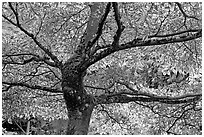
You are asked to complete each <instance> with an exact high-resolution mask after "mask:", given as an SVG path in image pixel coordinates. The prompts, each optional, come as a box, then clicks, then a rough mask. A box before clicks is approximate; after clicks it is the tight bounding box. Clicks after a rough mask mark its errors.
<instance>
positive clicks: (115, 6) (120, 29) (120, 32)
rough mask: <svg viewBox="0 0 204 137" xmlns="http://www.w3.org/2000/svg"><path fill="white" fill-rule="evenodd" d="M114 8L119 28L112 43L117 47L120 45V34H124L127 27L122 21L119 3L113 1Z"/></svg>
mask: <svg viewBox="0 0 204 137" xmlns="http://www.w3.org/2000/svg"><path fill="white" fill-rule="evenodd" d="M113 9H114V13H115V20H116V23H117V26H118V29H117V32H116V34H115V36H114V41H113V43H112V45H113V47H114V48H117V47H118V45H119V39H120V36H121V34H122V31H123V30H124V29H125V27H124V26H123V25H122V22H121V17H120V13H119V9H118V3H116V2H113Z"/></svg>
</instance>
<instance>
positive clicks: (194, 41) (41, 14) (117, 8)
mask: <svg viewBox="0 0 204 137" xmlns="http://www.w3.org/2000/svg"><path fill="white" fill-rule="evenodd" d="M2 16H3V23H2V24H3V29H2V30H3V31H2V33H3V38H2V42H3V44H2V46H3V49H2V51H3V52H2V53H3V56H2V57H3V61H2V63H3V105H5V107H3V108H6V107H11V106H12V107H15V103H14V102H12V99H13V100H16V98H18V100H21V101H22V102H30V101H31V102H32V101H33V100H27V99H26V98H27V97H31V96H32V95H38V96H41V97H43V95H46V96H52V100H53V99H54V100H55V101H54V103H55V104H56V101H59V100H57V99H58V98H57V96H60V97H62V95H63V98H64V100H65V104H66V109H67V112H66V113H67V115H68V118H69V120H68V127H67V134H87V133H88V128H89V123H90V118H91V114H92V112H93V110H94V108H95V109H97V107H101V110H102V111H104V112H105V113H107V115H109V113H108V111H107V110H105V108H104V105H106V104H114V103H119V104H121V103H129V102H134V103H136V104H137V105H139V106H143V107H147V108H149V109H150V110H152V112H154V113H155V114H157V115H160V116H161V117H162V116H164V115H165V116H166V117H168V116H167V115H170V113H171V114H172V115H173V116H171V117H170V118H172V119H171V121H168V122H170V124H171V126H170V127H169V128H168V129H167V130H165V131H166V133H168V134H171V133H172V134H173V133H176V132H172V131H171V130H173V131H176V130H177V128H179V124H177V122H178V121H180V120H181V121H182V120H183V121H184V122H183V123H185V126H187V127H193V128H195V129H198V128H199V127H200V123H199V124H198V125H197V124H196V123H198V122H199V114H201V104H200V102H201V96H202V94H201V81H200V79H199V78H195V77H196V76H200V70H201V37H202V28H201V3H116V2H109V3H3V11H2ZM107 58H108V59H107ZM125 60H126V61H125ZM141 63H142V65H141ZM131 64H132V65H131ZM96 79H98V81H97V80H96ZM96 81H97V82H96ZM20 92H22V93H20ZM19 94H21V96H20V95H19ZM23 97H24V98H23ZM44 99H45V100H46V99H47V98H44ZM8 100H9V101H10V103H11V104H10V105H9V106H6V105H8V102H7V103H6V101H8ZM49 104H50V105H52V104H53V103H49ZM163 105H164V106H165V105H166V106H168V108H169V107H171V110H172V111H173V110H174V112H176V114H173V113H172V111H171V110H166V109H165V107H161V106H163ZM159 106H160V107H159ZM17 107H18V108H19V105H18V106H17ZM156 107H157V111H155V108H156ZM18 108H16V109H18ZM181 108H182V109H181ZM177 109H178V112H177V111H176V110H177ZM16 111H18V110H16ZM61 111H64V109H63V110H61ZM192 111H193V112H192ZM3 112H4V114H6V113H7V114H8V113H9V112H8V111H7V110H5V109H3ZM179 114H180V115H179ZM192 116H193V117H194V118H193V117H192ZM186 117H188V118H190V119H192V120H187V118H186ZM112 119H114V118H112ZM165 121H166V119H163V122H164V123H165ZM189 122H190V123H189ZM160 126H161V125H160ZM174 128H176V130H174ZM161 129H162V128H161ZM158 134H159V133H158ZM186 134H188V133H186ZM195 134H197V132H195Z"/></svg>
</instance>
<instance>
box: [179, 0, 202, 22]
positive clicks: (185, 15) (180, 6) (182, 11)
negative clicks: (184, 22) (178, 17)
mask: <svg viewBox="0 0 204 137" xmlns="http://www.w3.org/2000/svg"><path fill="white" fill-rule="evenodd" d="M176 5H177V6H178V7H179V10H180V11H181V13H182V14H183V16H184V18H185V19H186V18H193V19H196V20H199V19H198V18H196V17H194V16H189V15H187V14H186V13H185V12H184V10H183V8H182V5H181V3H179V2H176Z"/></svg>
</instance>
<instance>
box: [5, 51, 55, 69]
mask: <svg viewBox="0 0 204 137" xmlns="http://www.w3.org/2000/svg"><path fill="white" fill-rule="evenodd" d="M18 56H33V57H31V58H29V59H26V60H23V62H15V61H14V60H13V59H12V57H18ZM2 57H3V58H6V57H9V58H10V59H11V60H12V61H8V60H2V63H3V64H5V65H7V64H16V65H25V64H27V63H30V62H32V61H36V62H40V61H43V62H44V63H46V64H47V65H49V66H51V67H56V65H55V63H54V62H51V61H49V58H47V57H40V56H39V55H35V54H32V53H19V54H6V55H2Z"/></svg>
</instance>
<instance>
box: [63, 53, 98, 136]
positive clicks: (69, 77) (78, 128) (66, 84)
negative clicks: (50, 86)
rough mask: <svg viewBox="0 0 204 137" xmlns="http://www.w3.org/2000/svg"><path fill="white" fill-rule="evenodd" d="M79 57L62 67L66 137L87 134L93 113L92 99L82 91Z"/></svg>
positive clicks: (71, 59) (83, 73)
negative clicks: (66, 112)
mask: <svg viewBox="0 0 204 137" xmlns="http://www.w3.org/2000/svg"><path fill="white" fill-rule="evenodd" d="M80 64H81V61H80V57H77V56H75V57H72V58H70V59H69V60H68V61H67V62H66V63H65V64H64V66H63V67H62V70H61V71H62V90H63V93H64V99H65V103H66V106H67V110H68V117H69V120H68V127H67V134H68V135H74V134H75V135H79V134H81V135H85V134H88V128H89V122H90V118H91V113H92V111H93V107H94V104H93V98H92V97H91V96H90V95H88V94H87V93H86V91H85V89H84V85H83V77H84V75H85V72H81V71H80V66H81V65H80Z"/></svg>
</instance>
